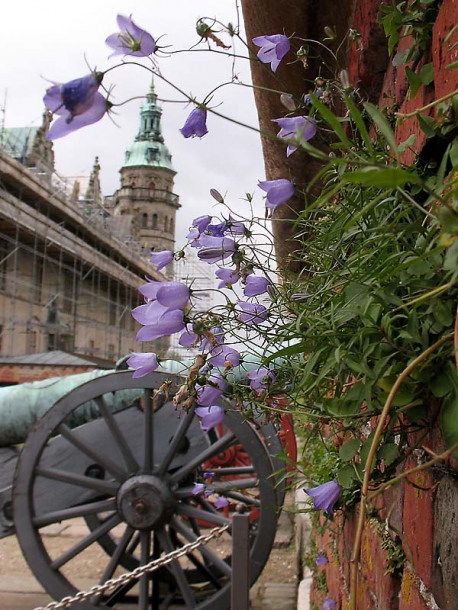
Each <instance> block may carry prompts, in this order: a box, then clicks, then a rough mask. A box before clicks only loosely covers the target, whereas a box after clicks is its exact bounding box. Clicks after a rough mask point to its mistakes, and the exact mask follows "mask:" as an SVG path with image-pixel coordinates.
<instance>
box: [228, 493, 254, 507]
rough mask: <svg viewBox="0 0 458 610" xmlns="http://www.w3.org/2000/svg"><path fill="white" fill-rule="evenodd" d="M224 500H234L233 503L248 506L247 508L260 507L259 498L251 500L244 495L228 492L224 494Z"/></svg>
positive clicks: (250, 497) (251, 498)
mask: <svg viewBox="0 0 458 610" xmlns="http://www.w3.org/2000/svg"><path fill="white" fill-rule="evenodd" d="M224 495H225V497H226V498H230V499H231V500H234V502H241V503H242V504H248V505H249V506H261V502H260V501H259V498H253V497H252V496H245V495H244V494H238V493H236V492H233V491H228V492H226V493H225V494H224Z"/></svg>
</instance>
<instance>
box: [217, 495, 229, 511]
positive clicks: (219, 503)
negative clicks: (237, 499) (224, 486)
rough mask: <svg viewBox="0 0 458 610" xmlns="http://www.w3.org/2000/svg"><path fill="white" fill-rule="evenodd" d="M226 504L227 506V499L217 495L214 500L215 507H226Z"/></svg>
mask: <svg viewBox="0 0 458 610" xmlns="http://www.w3.org/2000/svg"><path fill="white" fill-rule="evenodd" d="M226 506H229V502H228V500H227V499H226V498H223V496H218V497H217V498H216V500H215V508H218V509H220V508H226Z"/></svg>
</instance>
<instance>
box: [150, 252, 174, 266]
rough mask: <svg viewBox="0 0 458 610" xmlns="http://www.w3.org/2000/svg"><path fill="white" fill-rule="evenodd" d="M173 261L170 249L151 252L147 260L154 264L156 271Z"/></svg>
mask: <svg viewBox="0 0 458 610" xmlns="http://www.w3.org/2000/svg"><path fill="white" fill-rule="evenodd" d="M172 261H173V252H172V251H171V250H161V251H160V252H151V257H150V259H149V262H150V263H152V264H153V265H156V271H160V270H161V269H163V268H164V267H167V265H170V263H171V262H172Z"/></svg>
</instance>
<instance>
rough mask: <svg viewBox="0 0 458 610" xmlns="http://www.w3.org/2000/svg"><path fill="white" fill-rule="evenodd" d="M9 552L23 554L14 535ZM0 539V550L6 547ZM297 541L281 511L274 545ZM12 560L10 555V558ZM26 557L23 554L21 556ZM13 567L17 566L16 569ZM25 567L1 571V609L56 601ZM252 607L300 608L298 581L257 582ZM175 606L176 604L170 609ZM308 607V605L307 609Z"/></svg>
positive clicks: (64, 530) (78, 529)
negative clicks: (26, 571) (298, 606)
mask: <svg viewBox="0 0 458 610" xmlns="http://www.w3.org/2000/svg"><path fill="white" fill-rule="evenodd" d="M84 531H87V530H86V529H85V526H84V525H81V524H80V523H79V522H78V521H77V520H74V521H72V522H66V523H65V524H56V525H52V526H50V527H49V528H48V532H47V534H48V536H50V537H52V536H54V537H55V536H65V537H72V538H79V537H80V536H81V535H82V534H83V532H84ZM3 540H8V553H11V554H12V555H13V554H14V555H20V550H19V548H18V544H17V541H16V539H15V538H14V537H9V538H8V539H3ZM3 540H0V553H2V551H4V549H5V548H6V546H5V545H2V543H3ZM293 542H294V524H293V522H292V519H291V518H290V516H289V514H288V513H287V512H285V511H284V512H282V514H281V515H280V519H279V523H278V528H277V534H276V538H275V543H274V548H273V550H272V553H275V549H282V548H285V547H288V545H290V544H292V543H293ZM6 560H8V558H6ZM19 560H20V561H22V558H20V559H19ZM12 571H13V570H12ZM24 571H25V568H24V569H21V575H20V576H18V575H17V574H14V573H12V574H6V575H0V610H34V609H35V608H38V607H41V606H46V605H47V604H48V603H49V602H51V601H53V600H52V599H51V598H50V597H49V596H48V595H47V594H46V593H45V592H44V591H43V588H42V587H41V585H39V584H38V583H37V581H36V580H35V578H34V577H33V576H32V574H31V573H30V572H28V575H25V576H24V575H23V574H22V573H23V572H24ZM92 584H93V582H91V583H89V582H84V581H82V582H81V583H79V586H80V587H81V589H82V590H84V589H87V588H89V587H90V586H91V585H92ZM250 600H251V609H252V610H280V609H281V610H296V607H297V583H296V582H293V583H275V582H272V583H270V582H269V583H263V584H255V585H253V587H252V589H251V591H250ZM178 608H180V610H183V606H177V607H176V609H177V610H178ZM122 610H135V606H132V608H131V607H130V606H123V607H122ZM170 610H172V608H171V609H170ZM303 610H305V609H303Z"/></svg>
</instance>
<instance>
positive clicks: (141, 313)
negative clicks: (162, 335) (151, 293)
mask: <svg viewBox="0 0 458 610" xmlns="http://www.w3.org/2000/svg"><path fill="white" fill-rule="evenodd" d="M167 311H169V308H168V307H164V306H163V305H161V304H160V303H158V302H157V301H150V302H149V303H146V304H145V305H139V306H138V307H135V308H134V309H132V317H133V319H134V320H136V321H137V322H139V323H140V324H142V325H143V326H146V325H148V324H156V323H157V322H159V320H160V319H161V318H162V316H163V315H164V314H165V313H166V312H167Z"/></svg>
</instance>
